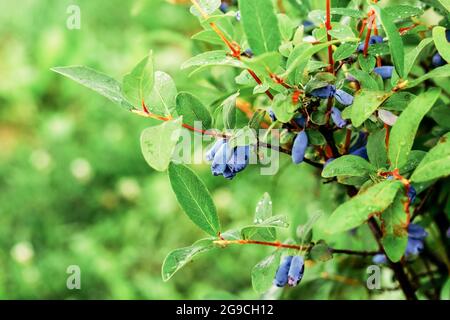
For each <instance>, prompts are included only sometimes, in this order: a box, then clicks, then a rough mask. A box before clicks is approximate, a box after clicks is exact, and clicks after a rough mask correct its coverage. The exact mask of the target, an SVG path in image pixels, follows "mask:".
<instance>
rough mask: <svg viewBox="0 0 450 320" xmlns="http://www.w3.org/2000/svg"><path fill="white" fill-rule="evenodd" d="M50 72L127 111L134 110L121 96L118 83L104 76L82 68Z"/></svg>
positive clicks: (73, 67) (59, 69)
mask: <svg viewBox="0 0 450 320" xmlns="http://www.w3.org/2000/svg"><path fill="white" fill-rule="evenodd" d="M51 70H52V71H54V72H56V73H59V74H61V75H63V76H65V77H67V78H69V79H72V80H73V81H75V82H78V83H79V84H81V85H83V86H85V87H86V88H89V89H91V90H94V91H95V92H97V93H99V94H101V95H102V96H104V97H106V98H108V99H109V100H111V101H112V102H114V103H115V104H117V105H119V106H121V107H123V108H125V109H127V110H133V109H134V108H133V106H132V105H131V104H130V103H129V102H128V101H127V100H126V98H125V97H124V96H123V94H122V88H121V85H120V83H119V82H118V81H117V80H115V79H113V78H111V77H109V76H107V75H106V74H103V73H101V72H98V71H96V70H94V69H91V68H88V67H84V66H69V67H55V68H52V69H51Z"/></svg>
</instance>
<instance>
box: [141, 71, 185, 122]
mask: <svg viewBox="0 0 450 320" xmlns="http://www.w3.org/2000/svg"><path fill="white" fill-rule="evenodd" d="M177 93H178V91H177V87H176V85H175V82H174V81H173V79H172V78H171V77H170V76H169V75H168V74H167V73H165V72H162V71H156V72H155V84H154V86H153V89H152V92H151V93H150V96H149V98H148V102H147V108H148V109H149V111H150V112H152V113H154V114H157V115H160V116H169V115H171V114H172V112H173V111H174V110H175V106H176V97H177Z"/></svg>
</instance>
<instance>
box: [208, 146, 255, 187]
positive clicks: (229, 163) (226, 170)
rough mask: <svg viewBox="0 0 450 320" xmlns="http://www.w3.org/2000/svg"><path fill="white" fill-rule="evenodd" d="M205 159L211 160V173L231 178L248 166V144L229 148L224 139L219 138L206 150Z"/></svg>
mask: <svg viewBox="0 0 450 320" xmlns="http://www.w3.org/2000/svg"><path fill="white" fill-rule="evenodd" d="M206 159H207V160H208V161H211V162H212V163H211V172H212V173H213V175H215V176H223V177H224V178H226V179H229V180H231V179H233V178H234V177H235V176H236V174H237V173H239V172H241V171H242V170H244V169H245V168H246V167H247V166H248V163H249V160H250V146H248V145H247V146H236V147H233V148H231V147H230V145H229V143H228V141H227V140H226V139H219V140H217V141H216V142H215V143H214V145H213V147H212V148H211V149H210V150H209V151H208V152H207V154H206Z"/></svg>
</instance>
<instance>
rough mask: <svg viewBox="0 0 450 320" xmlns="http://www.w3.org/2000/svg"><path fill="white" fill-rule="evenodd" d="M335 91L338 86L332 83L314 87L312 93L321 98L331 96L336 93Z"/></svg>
mask: <svg viewBox="0 0 450 320" xmlns="http://www.w3.org/2000/svg"><path fill="white" fill-rule="evenodd" d="M335 93H336V87H335V86H333V85H331V84H329V85H327V86H325V87H322V88H318V89H314V90H313V91H311V95H312V96H313V97H317V98H321V99H327V98H331V97H333V96H334V95H335Z"/></svg>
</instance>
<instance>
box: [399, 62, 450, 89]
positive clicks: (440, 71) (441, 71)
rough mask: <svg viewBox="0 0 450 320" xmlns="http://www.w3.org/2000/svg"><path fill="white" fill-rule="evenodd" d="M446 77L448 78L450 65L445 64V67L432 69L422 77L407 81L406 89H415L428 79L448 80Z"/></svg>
mask: <svg viewBox="0 0 450 320" xmlns="http://www.w3.org/2000/svg"><path fill="white" fill-rule="evenodd" d="M448 77H450V64H446V65H445V66H442V67H439V68H436V69H433V70H431V71H430V72H428V73H426V74H424V75H423V76H420V77H418V78H417V79H414V80H412V81H409V82H408V85H407V87H408V88H412V87H415V86H417V85H419V84H421V83H422V82H424V81H426V80H428V79H433V80H434V81H436V80H437V81H438V79H437V78H448Z"/></svg>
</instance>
